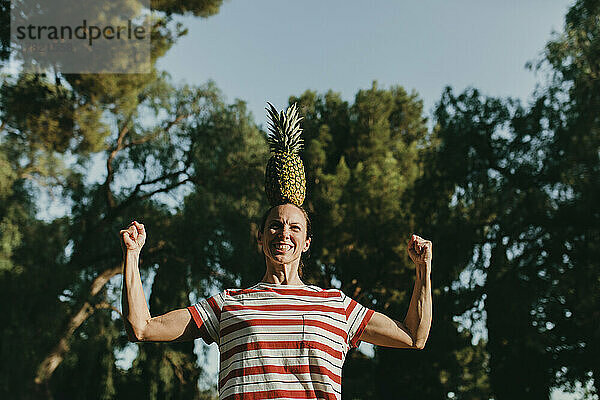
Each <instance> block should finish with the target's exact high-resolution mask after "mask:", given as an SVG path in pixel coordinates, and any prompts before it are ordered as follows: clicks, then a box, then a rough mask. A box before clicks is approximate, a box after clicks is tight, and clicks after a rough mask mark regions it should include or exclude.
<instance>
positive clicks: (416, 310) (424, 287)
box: [404, 265, 433, 348]
mask: <svg viewBox="0 0 600 400" xmlns="http://www.w3.org/2000/svg"><path fill="white" fill-rule="evenodd" d="M432 303H433V302H432V298H431V265H427V268H423V269H421V268H419V267H417V277H416V279H415V286H414V288H413V293H412V297H411V299H410V305H409V306H408V312H407V313H406V317H405V318H404V325H405V326H406V328H407V329H408V331H409V332H410V335H411V337H412V338H413V342H414V343H413V344H414V346H415V347H417V348H423V347H424V346H425V342H426V341H427V337H428V336H429V328H430V327H431V315H432Z"/></svg>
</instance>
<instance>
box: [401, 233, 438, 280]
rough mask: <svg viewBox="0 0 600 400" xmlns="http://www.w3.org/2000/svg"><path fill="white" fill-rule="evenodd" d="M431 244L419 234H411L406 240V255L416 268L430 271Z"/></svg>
mask: <svg viewBox="0 0 600 400" xmlns="http://www.w3.org/2000/svg"><path fill="white" fill-rule="evenodd" d="M432 247H433V244H432V243H431V241H429V240H425V239H423V238H422V237H420V236H417V235H412V236H411V237H410V240H409V241H408V247H407V251H408V256H409V257H410V259H411V260H413V262H414V263H415V265H416V266H417V270H419V269H420V270H422V272H431V259H432V257H433V250H432Z"/></svg>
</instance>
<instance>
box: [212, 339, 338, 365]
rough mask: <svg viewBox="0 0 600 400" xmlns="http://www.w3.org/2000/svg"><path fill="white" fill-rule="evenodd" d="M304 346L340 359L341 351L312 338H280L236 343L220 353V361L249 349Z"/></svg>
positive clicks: (303, 347) (300, 347)
mask: <svg viewBox="0 0 600 400" xmlns="http://www.w3.org/2000/svg"><path fill="white" fill-rule="evenodd" d="M306 348H315V349H319V350H323V351H325V352H326V353H328V354H330V355H331V356H332V357H335V358H337V359H338V360H341V359H342V352H340V351H337V350H335V349H332V348H331V347H329V346H327V345H325V344H323V343H319V342H315V341H312V340H297V341H291V340H285V341H284V340H280V341H269V342H265V341H259V342H248V343H242V344H238V345H237V346H234V347H232V348H231V349H229V350H227V351H225V352H223V353H221V363H223V362H224V361H226V360H227V359H229V358H230V357H231V356H233V355H234V354H237V353H240V352H245V351H251V350H280V349H306Z"/></svg>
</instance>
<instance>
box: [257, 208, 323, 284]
mask: <svg viewBox="0 0 600 400" xmlns="http://www.w3.org/2000/svg"><path fill="white" fill-rule="evenodd" d="M286 204H291V205H293V206H294V207H296V208H297V209H299V210H300V211H302V214H304V219H305V220H306V238H307V239H312V237H313V231H312V224H311V222H310V217H309V216H308V211H306V210H305V209H304V208H303V207H302V206H299V205H297V204H294V203H283V204H277V205H275V206H271V207H270V208H269V209H268V210H267V211H266V212H265V213H264V214H263V216H262V219H261V222H260V231H259V232H258V234H259V235H262V233H263V232H264V231H265V225H266V223H267V218H269V214H271V211H273V209H274V208H275V207H279V206H284V205H286ZM309 257H310V247H309V248H308V250H307V251H305V252H303V253H302V255H301V256H300V266H299V267H298V276H300V278H302V267H304V262H305V261H306V260H307V259H308V258H309Z"/></svg>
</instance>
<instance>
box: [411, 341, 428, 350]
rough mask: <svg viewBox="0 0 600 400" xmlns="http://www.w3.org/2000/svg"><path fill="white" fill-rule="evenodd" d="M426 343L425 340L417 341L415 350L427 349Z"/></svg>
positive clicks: (414, 346)
mask: <svg viewBox="0 0 600 400" xmlns="http://www.w3.org/2000/svg"><path fill="white" fill-rule="evenodd" d="M425 342H427V339H425V340H417V341H416V342H415V343H414V345H413V348H414V349H417V350H423V349H424V348H425Z"/></svg>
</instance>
